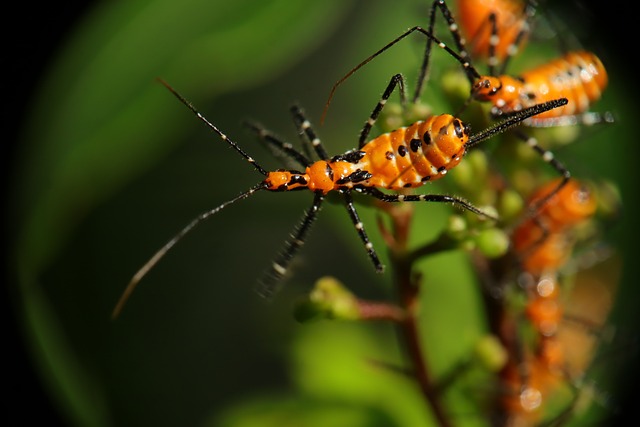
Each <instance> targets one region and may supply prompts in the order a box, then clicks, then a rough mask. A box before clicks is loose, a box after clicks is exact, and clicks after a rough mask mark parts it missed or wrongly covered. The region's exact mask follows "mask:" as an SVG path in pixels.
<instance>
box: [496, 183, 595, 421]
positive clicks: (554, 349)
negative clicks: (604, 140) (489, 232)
mask: <svg viewBox="0 0 640 427" xmlns="http://www.w3.org/2000/svg"><path fill="white" fill-rule="evenodd" d="M556 187H557V180H555V181H551V182H549V183H546V184H545V185H543V186H541V187H540V188H539V189H538V190H537V191H536V192H535V193H534V194H533V195H532V196H531V197H530V199H529V203H535V202H536V201H537V200H540V199H543V198H546V197H547V196H548V194H550V193H551V192H552V191H553V190H554V188H556ZM596 207H597V206H596V199H595V196H594V195H593V193H592V192H591V191H590V189H589V188H588V187H587V186H585V185H582V184H580V183H578V182H577V181H575V180H571V181H569V183H568V184H567V185H566V186H564V187H563V188H562V189H561V190H560V191H558V192H556V193H555V194H554V195H553V197H551V198H550V199H548V202H547V203H546V204H545V205H544V206H542V207H541V209H540V211H539V212H538V215H537V216H535V217H532V218H527V219H526V220H525V221H524V222H522V223H521V224H520V225H519V226H518V227H517V228H516V229H515V230H514V232H513V234H512V250H513V252H514V253H515V256H516V257H517V258H518V261H519V262H518V265H519V266H520V268H521V277H526V279H524V280H523V279H521V280H520V284H521V285H522V286H524V289H525V292H526V295H527V300H526V305H525V308H524V315H525V318H526V319H527V320H528V322H529V324H530V325H531V327H532V329H533V331H534V333H535V345H534V347H533V348H532V349H529V348H523V347H521V346H520V345H518V344H516V345H515V346H513V347H512V350H511V351H512V353H513V354H512V355H511V358H510V360H509V362H508V364H507V366H505V368H504V369H503V371H502V373H501V378H502V380H503V385H504V386H505V387H506V388H507V389H508V391H507V392H506V393H504V394H503V396H502V399H501V404H502V405H503V409H504V411H505V413H504V415H505V416H506V417H508V418H509V420H510V421H509V422H512V423H516V422H517V423H518V425H520V424H522V423H524V424H522V425H536V423H537V422H538V420H539V417H540V415H541V412H542V410H543V408H544V407H545V405H547V401H548V398H549V396H550V395H551V394H552V393H553V392H554V391H556V390H558V389H559V388H560V387H561V386H562V384H565V385H568V384H567V380H569V381H571V377H572V372H571V369H569V368H570V367H569V366H568V360H567V358H566V355H565V350H566V348H565V345H566V343H564V342H563V341H562V340H561V339H560V337H559V335H558V333H559V331H560V330H561V329H560V327H561V323H563V322H564V321H566V317H565V309H564V303H565V301H564V298H562V296H563V292H561V286H560V275H561V270H562V268H563V267H564V266H565V264H566V263H567V261H568V260H569V258H570V257H571V256H572V255H573V248H574V243H575V238H574V236H572V235H571V234H572V231H574V230H575V227H577V226H578V225H580V224H581V223H583V222H585V221H587V220H589V219H590V218H591V217H592V216H593V215H594V214H595V212H596ZM583 333H584V332H583ZM519 344H521V343H519ZM571 410H572V408H567V410H566V411H563V412H561V413H560V415H559V416H558V417H557V418H555V419H554V422H560V420H562V419H564V418H565V417H567V416H568V415H570V411H571ZM554 425H556V424H554ZM558 425H559V424H558Z"/></svg>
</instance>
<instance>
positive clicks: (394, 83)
mask: <svg viewBox="0 0 640 427" xmlns="http://www.w3.org/2000/svg"><path fill="white" fill-rule="evenodd" d="M396 87H398V88H399V90H400V102H401V104H402V107H403V108H404V106H405V105H406V100H407V95H406V92H405V85H404V78H403V77H402V75H401V74H396V75H394V76H393V77H391V80H390V81H389V84H388V85H387V88H386V89H385V90H384V93H383V94H382V97H381V98H380V101H378V103H377V104H376V106H375V108H374V109H373V111H372V112H371V115H370V116H369V118H368V119H367V121H366V122H365V124H364V126H363V127H362V131H360V138H359V139H358V149H361V148H362V147H364V146H365V144H366V143H367V138H368V137H369V132H371V129H372V128H373V125H375V123H376V120H377V119H378V116H380V113H381V112H382V110H383V108H384V106H385V105H386V104H387V101H388V100H389V97H390V96H391V94H392V93H393V91H394V90H395V88H396Z"/></svg>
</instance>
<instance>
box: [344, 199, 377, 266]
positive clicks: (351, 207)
mask: <svg viewBox="0 0 640 427" xmlns="http://www.w3.org/2000/svg"><path fill="white" fill-rule="evenodd" d="M339 191H340V193H341V194H342V195H343V197H344V201H345V203H346V205H347V211H348V212H349V216H350V217H351V221H352V222H353V225H354V226H355V228H356V231H357V232H358V235H359V236H360V239H361V240H362V242H363V243H364V247H365V249H366V250H367V253H368V254H369V258H371V261H372V262H373V265H374V267H375V268H376V272H377V273H382V272H383V271H384V265H382V263H381V262H380V259H379V258H378V254H377V253H376V251H375V249H374V248H373V244H372V243H371V241H370V240H369V237H368V236H367V232H366V231H365V230H364V225H363V224H362V221H360V217H359V216H358V212H357V211H356V208H355V206H354V205H353V198H352V197H351V190H349V189H346V188H344V189H340V190H339Z"/></svg>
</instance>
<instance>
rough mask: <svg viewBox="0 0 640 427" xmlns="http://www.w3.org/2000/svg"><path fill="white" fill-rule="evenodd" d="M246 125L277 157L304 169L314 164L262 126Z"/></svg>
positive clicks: (248, 123)
mask: <svg viewBox="0 0 640 427" xmlns="http://www.w3.org/2000/svg"><path fill="white" fill-rule="evenodd" d="M245 125H246V126H247V127H248V128H249V129H251V130H252V131H253V132H254V133H255V134H256V136H257V137H258V139H259V140H260V141H261V142H263V143H264V144H265V145H266V146H267V147H268V148H269V149H271V151H272V152H273V154H274V155H275V156H276V157H282V158H284V159H285V160H294V161H295V162H297V163H298V165H301V166H303V167H307V166H309V165H310V164H311V163H312V162H311V160H309V158H307V156H305V155H304V154H303V153H301V152H299V151H298V150H296V149H295V148H293V146H292V145H291V144H290V143H288V142H284V141H282V140H281V139H280V138H278V137H277V136H276V135H274V134H273V133H272V132H270V131H268V130H267V129H265V128H264V127H262V126H261V125H259V124H257V123H251V122H246V123H245Z"/></svg>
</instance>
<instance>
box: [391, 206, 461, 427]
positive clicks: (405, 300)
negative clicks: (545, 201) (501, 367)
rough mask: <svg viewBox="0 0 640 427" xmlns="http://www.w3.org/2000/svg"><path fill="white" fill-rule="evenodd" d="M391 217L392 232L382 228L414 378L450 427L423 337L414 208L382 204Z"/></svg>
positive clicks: (438, 417)
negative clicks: (412, 239) (411, 240)
mask: <svg viewBox="0 0 640 427" xmlns="http://www.w3.org/2000/svg"><path fill="white" fill-rule="evenodd" d="M383 209H384V210H386V211H387V213H388V214H389V215H390V217H391V220H392V227H393V230H392V232H391V233H389V232H388V231H387V230H383V235H384V236H385V239H386V240H387V243H389V250H390V255H391V256H390V258H391V264H392V269H393V277H394V283H395V286H396V290H397V292H398V296H399V299H400V305H401V306H402V307H404V310H405V313H406V314H405V316H404V319H403V320H402V321H401V322H400V323H399V324H398V325H399V326H398V327H399V332H400V335H401V336H402V338H403V339H402V341H403V342H404V345H405V348H406V351H407V355H408V357H409V359H410V361H411V363H412V365H413V372H414V375H415V379H416V381H417V382H418V385H419V386H420V389H421V391H422V394H423V395H424V397H425V399H426V401H427V403H428V404H429V406H430V407H431V409H432V411H433V415H434V417H435V418H436V420H437V422H438V425H440V426H441V427H451V422H450V420H449V418H448V417H447V415H446V412H445V410H444V408H443V406H442V404H441V402H440V399H439V396H438V391H437V388H436V386H435V382H434V381H433V379H432V377H431V372H430V371H429V368H428V366H427V363H426V359H425V356H424V348H423V341H422V340H421V339H420V328H419V323H418V314H419V309H420V299H419V297H420V295H419V289H420V287H419V282H420V279H421V278H420V277H419V275H417V274H415V272H414V271H413V262H414V260H415V257H414V256H411V252H410V251H409V248H408V237H409V229H410V225H411V219H412V217H413V208H411V207H407V206H395V205H394V206H383Z"/></svg>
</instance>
